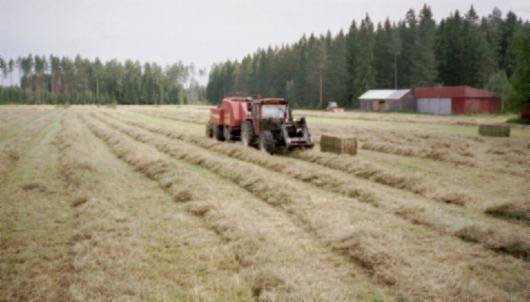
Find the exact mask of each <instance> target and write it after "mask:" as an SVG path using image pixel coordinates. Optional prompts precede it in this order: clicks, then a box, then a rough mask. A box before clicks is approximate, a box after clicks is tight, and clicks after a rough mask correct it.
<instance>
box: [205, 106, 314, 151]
mask: <svg viewBox="0 0 530 302" xmlns="http://www.w3.org/2000/svg"><path fill="white" fill-rule="evenodd" d="M206 135H207V136H208V137H213V138H215V139H217V140H219V141H241V142H242V143H243V145H245V146H254V147H258V148H259V149H260V150H262V151H266V152H268V153H275V152H277V151H278V150H279V149H287V150H291V149H296V148H311V147H313V143H312V142H311V135H310V134H309V130H308V128H307V124H306V121H305V118H301V119H300V120H298V121H295V120H293V116H292V112H291V108H290V107H289V103H288V102H287V100H285V99H282V98H267V99H257V100H254V99H252V98H251V97H226V98H224V99H223V101H222V102H221V105H220V106H219V108H213V109H211V112H210V120H209V121H208V124H207V125H206Z"/></svg>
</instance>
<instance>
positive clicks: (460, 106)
mask: <svg viewBox="0 0 530 302" xmlns="http://www.w3.org/2000/svg"><path fill="white" fill-rule="evenodd" d="M414 94H415V96H416V99H417V108H418V112H422V113H432V114H468V113H498V112H500V111H501V102H500V99H499V98H498V97H497V96H496V95H495V94H494V93H493V92H490V91H487V90H482V89H477V88H473V87H469V86H459V87H421V88H416V90H415V93H414Z"/></svg>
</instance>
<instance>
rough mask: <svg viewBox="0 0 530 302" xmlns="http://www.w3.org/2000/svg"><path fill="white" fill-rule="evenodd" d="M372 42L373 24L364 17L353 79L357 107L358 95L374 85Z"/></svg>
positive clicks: (356, 105)
mask: <svg viewBox="0 0 530 302" xmlns="http://www.w3.org/2000/svg"><path fill="white" fill-rule="evenodd" d="M374 44H375V34H374V25H373V23H372V21H371V20H370V17H369V16H368V15H366V17H365V18H364V19H363V21H362V22H361V27H360V29H359V45H360V47H359V53H358V56H357V58H356V64H355V69H354V70H355V81H354V104H353V105H354V107H355V108H357V107H358V106H359V104H358V99H357V98H358V97H359V96H360V95H361V94H363V93H364V92H365V91H366V90H368V89H371V88H373V87H374V86H375V76H376V75H375V70H374V67H373V65H374Z"/></svg>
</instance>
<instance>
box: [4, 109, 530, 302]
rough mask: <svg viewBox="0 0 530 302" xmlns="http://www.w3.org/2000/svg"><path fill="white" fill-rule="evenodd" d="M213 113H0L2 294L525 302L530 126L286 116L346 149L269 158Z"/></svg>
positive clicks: (409, 117) (483, 119)
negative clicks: (226, 130) (213, 127)
mask: <svg viewBox="0 0 530 302" xmlns="http://www.w3.org/2000/svg"><path fill="white" fill-rule="evenodd" d="M208 110H209V107H207V106H158V107H154V106H151V107H147V106H146V107H141V106H118V107H117V108H110V107H95V106H94V107H90V106H84V107H83V106H70V107H53V106H2V107H0V183H1V186H0V301H29V300H32V301H71V300H78V301H109V300H120V301H251V300H257V301H358V300H361V301H529V300H530V290H529V284H530V128H528V127H524V126H516V127H514V128H513V129H512V136H511V137H509V138H489V137H481V136H478V131H477V125H478V124H481V123H488V122H502V121H503V120H504V119H505V117H499V116H493V117H489V116H471V117H467V116H464V117H454V116H453V117H434V116H424V115H416V114H376V113H366V114H363V113H358V112H356V113H352V112H349V113H348V112H347V113H340V114H331V113H325V112H316V111H296V112H295V114H297V115H305V116H307V120H308V123H309V126H310V129H311V133H312V135H313V139H314V140H315V141H316V142H319V139H320V135H321V134H332V135H333V134H341V135H351V136H354V137H356V138H357V139H358V141H359V152H358V154H357V156H346V155H336V154H331V153H321V152H320V151H319V150H320V149H319V146H318V145H317V146H316V147H315V148H314V150H308V151H302V152H292V153H290V154H285V155H275V156H271V155H267V154H265V153H262V152H259V151H257V150H254V149H251V148H245V147H243V146H241V145H240V144H237V143H220V142H215V141H213V140H210V139H207V138H206V137H205V135H204V124H205V122H206V120H207V119H208Z"/></svg>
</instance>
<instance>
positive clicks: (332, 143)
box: [320, 135, 357, 155]
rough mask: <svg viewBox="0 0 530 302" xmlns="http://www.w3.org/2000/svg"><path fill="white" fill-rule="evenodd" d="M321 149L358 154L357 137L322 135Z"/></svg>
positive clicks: (323, 150) (337, 152)
mask: <svg viewBox="0 0 530 302" xmlns="http://www.w3.org/2000/svg"><path fill="white" fill-rule="evenodd" d="M320 151H322V152H332V153H336V154H349V155H356V154H357V139H356V138H354V137H337V136H330V135H322V136H321V138H320Z"/></svg>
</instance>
